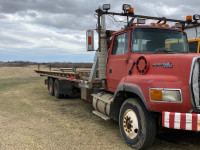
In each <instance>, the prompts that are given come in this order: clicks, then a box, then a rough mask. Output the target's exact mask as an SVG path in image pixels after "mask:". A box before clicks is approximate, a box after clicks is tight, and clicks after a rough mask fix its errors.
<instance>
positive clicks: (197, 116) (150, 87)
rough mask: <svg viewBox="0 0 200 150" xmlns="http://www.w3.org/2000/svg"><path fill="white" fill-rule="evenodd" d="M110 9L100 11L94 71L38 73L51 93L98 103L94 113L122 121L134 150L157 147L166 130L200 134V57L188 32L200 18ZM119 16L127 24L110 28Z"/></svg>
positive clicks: (91, 38) (88, 34)
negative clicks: (108, 19)
mask: <svg viewBox="0 0 200 150" xmlns="http://www.w3.org/2000/svg"><path fill="white" fill-rule="evenodd" d="M109 10H110V4H104V5H103V7H102V8H98V9H97V10H96V18H97V28H96V29H95V30H96V31H97V34H98V49H97V50H96V53H95V56H94V57H95V58H94V63H93V66H92V68H91V69H90V70H88V69H86V70H85V69H84V70H83V69H79V68H77V69H73V68H61V69H60V70H57V71H42V70H35V71H36V72H37V73H38V74H40V75H41V76H46V77H47V78H46V79H45V83H46V85H47V86H48V90H49V93H50V94H51V95H52V96H53V95H55V97H57V98H60V97H62V96H63V95H78V94H80V96H81V99H84V100H92V105H93V107H94V111H93V113H94V114H96V115H97V116H99V117H101V118H103V119H104V120H108V119H113V120H115V121H117V122H119V128H120V132H121V135H122V138H123V140H124V141H125V142H126V143H127V144H128V145H129V146H131V147H132V148H134V149H144V148H147V147H149V146H151V145H152V143H153V142H154V140H155V135H156V130H157V129H158V127H161V126H163V127H166V128H171V129H179V130H191V131H200V87H199V85H200V55H199V54H197V53H196V54H195V53H189V51H188V41H187V35H186V33H185V32H184V28H185V27H187V26H188V25H199V23H198V20H199V15H194V16H193V18H192V16H187V17H186V20H175V19H169V18H165V17H152V16H143V15H136V14H135V13H134V9H133V8H132V7H131V6H130V5H128V4H123V6H122V10H123V11H122V13H116V12H110V11H109ZM115 16H118V19H120V18H123V17H124V19H125V20H126V23H125V24H126V25H125V26H124V27H123V28H121V30H119V31H113V30H107V29H106V19H105V17H112V18H113V19H114V20H116V19H117V18H115ZM145 21H148V23H145ZM150 21H155V22H152V23H151V22H150ZM167 22H169V23H170V24H171V25H170V26H169V25H168V24H166V23H167ZM95 30H87V32H86V38H87V39H86V42H87V50H88V51H91V50H94V39H95V38H94V31H95ZM169 43H170V44H169Z"/></svg>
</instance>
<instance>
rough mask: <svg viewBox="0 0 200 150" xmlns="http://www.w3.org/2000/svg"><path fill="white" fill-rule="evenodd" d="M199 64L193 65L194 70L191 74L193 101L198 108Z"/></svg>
mask: <svg viewBox="0 0 200 150" xmlns="http://www.w3.org/2000/svg"><path fill="white" fill-rule="evenodd" d="M198 80H199V62H198V61H196V62H195V64H194V70H193V74H192V90H193V93H194V99H195V104H196V106H199V81H198Z"/></svg>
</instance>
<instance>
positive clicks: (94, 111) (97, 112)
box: [92, 110, 110, 121]
mask: <svg viewBox="0 0 200 150" xmlns="http://www.w3.org/2000/svg"><path fill="white" fill-rule="evenodd" d="M92 113H93V114H95V115H97V116H98V117H100V118H102V119H103V120H105V121H108V120H110V117H108V116H106V115H104V114H102V113H100V112H99V111H96V110H93V111H92Z"/></svg>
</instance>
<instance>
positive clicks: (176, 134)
mask: <svg viewBox="0 0 200 150" xmlns="http://www.w3.org/2000/svg"><path fill="white" fill-rule="evenodd" d="M34 69H36V67H35V66H30V67H24V68H23V67H14V68H12V67H0V150H19V149H20V150H24V149H33V150H35V149H41V150H56V149H57V150H79V149H80V150H88V149H90V150H124V149H127V150H128V149H131V148H130V147H128V146H127V145H126V144H125V143H124V141H123V140H122V138H121V135H120V132H119V127H118V123H116V122H114V121H112V120H110V121H107V122H105V121H103V120H102V119H100V118H98V117H97V116H95V115H93V114H92V113H91V111H92V110H93V108H92V105H91V104H90V103H88V102H85V101H82V100H80V99H61V100H58V99H56V98H55V97H52V96H50V95H49V93H48V91H47V88H46V86H45V85H44V78H42V77H39V76H38V75H37V74H33V70H34ZM199 147H200V133H196V132H188V131H176V130H169V131H166V132H164V133H162V134H158V135H157V137H156V140H155V143H154V145H153V146H152V147H151V148H150V149H151V150H155V149H163V150H168V149H170V150H172V149H174V150H175V149H181V150H183V149H185V150H187V149H193V150H194V149H199Z"/></svg>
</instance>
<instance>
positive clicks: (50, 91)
mask: <svg viewBox="0 0 200 150" xmlns="http://www.w3.org/2000/svg"><path fill="white" fill-rule="evenodd" d="M49 94H50V95H52V96H53V95H54V80H53V78H50V79H49Z"/></svg>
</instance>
